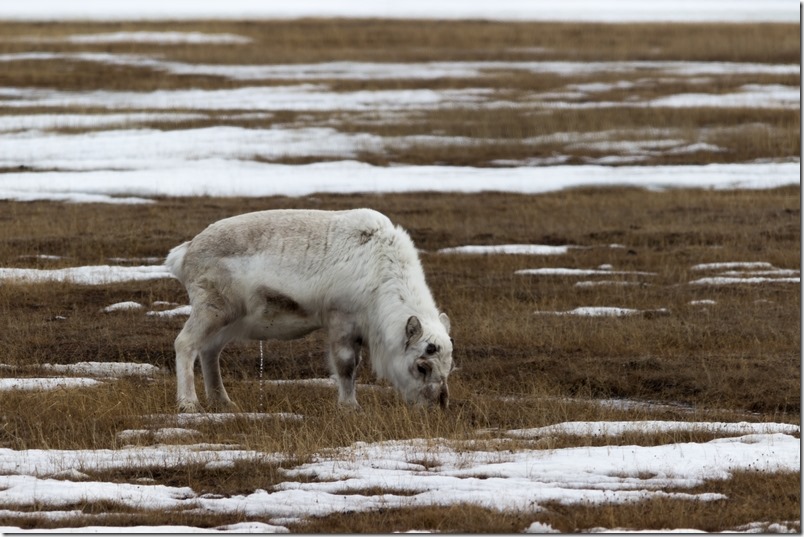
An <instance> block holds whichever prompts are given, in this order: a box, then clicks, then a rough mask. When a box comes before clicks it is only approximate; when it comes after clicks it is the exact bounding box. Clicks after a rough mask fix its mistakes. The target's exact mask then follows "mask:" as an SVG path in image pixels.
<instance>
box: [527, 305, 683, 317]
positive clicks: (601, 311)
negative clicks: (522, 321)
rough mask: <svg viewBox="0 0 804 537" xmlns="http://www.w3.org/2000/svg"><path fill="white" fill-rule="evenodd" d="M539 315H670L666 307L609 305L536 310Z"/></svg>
mask: <svg viewBox="0 0 804 537" xmlns="http://www.w3.org/2000/svg"><path fill="white" fill-rule="evenodd" d="M534 313H536V314H538V315H575V316H578V317H628V316H631V315H669V314H670V312H669V311H668V310H666V309H665V308H659V309H655V310H636V309H631V308H614V307H608V306H586V307H578V308H575V309H573V310H570V311H535V312H534Z"/></svg>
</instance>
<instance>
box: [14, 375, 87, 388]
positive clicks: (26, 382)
mask: <svg viewBox="0 0 804 537" xmlns="http://www.w3.org/2000/svg"><path fill="white" fill-rule="evenodd" d="M99 384H101V381H99V380H95V379H91V378H84V377H45V378H2V379H0V391H9V390H26V391H31V390H61V389H68V388H85V387H91V386H98V385H99Z"/></svg>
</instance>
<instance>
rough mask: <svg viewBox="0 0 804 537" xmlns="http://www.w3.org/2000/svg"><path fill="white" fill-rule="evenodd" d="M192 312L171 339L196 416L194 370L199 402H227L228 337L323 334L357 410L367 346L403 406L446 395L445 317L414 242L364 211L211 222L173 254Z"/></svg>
mask: <svg viewBox="0 0 804 537" xmlns="http://www.w3.org/2000/svg"><path fill="white" fill-rule="evenodd" d="M165 264H166V265H167V267H168V268H169V269H170V271H171V272H172V273H173V274H174V275H175V276H176V277H177V278H178V279H179V280H180V281H181V282H182V284H184V286H185V288H186V289H187V293H188V294H189V296H190V304H191V305H192V313H191V314H190V318H189V319H188V320H187V323H186V324H185V325H184V328H183V329H182V331H181V332H180V333H179V335H178V337H177V338H176V343H175V348H176V376H177V402H178V406H179V410H180V411H182V412H199V411H202V410H203V409H202V407H201V405H200V403H199V401H198V396H197V395H196V391H195V381H194V376H193V368H194V365H195V361H196V359H200V361H201V371H202V373H203V376H204V387H205V389H206V395H207V402H208V403H209V404H210V405H211V406H212V407H214V408H215V409H231V408H236V407H234V405H233V403H232V402H231V400H230V399H229V396H228V395H227V393H226V390H225V388H224V387H223V380H222V379H221V374H220V364H219V358H220V352H221V350H222V349H223V347H224V346H225V345H226V344H227V343H228V342H229V341H232V340H235V339H257V340H265V339H285V340H288V339H296V338H300V337H302V336H304V335H306V334H308V333H310V332H312V331H314V330H317V329H319V328H324V329H326V330H327V332H328V336H329V349H328V350H329V353H328V354H329V363H330V367H331V370H332V372H333V374H334V375H335V376H336V377H337V381H338V392H339V394H338V400H339V402H340V403H341V404H343V405H347V406H352V407H358V406H359V405H358V404H357V400H356V398H355V372H356V368H357V366H358V364H359V363H360V350H361V347H362V346H364V345H366V346H368V349H369V354H370V356H371V365H372V369H373V370H374V372H375V374H376V375H377V376H378V377H380V378H385V379H387V380H389V381H390V382H391V384H392V385H393V386H394V387H395V388H396V389H397V390H398V391H399V392H400V393H401V394H402V396H403V397H404V398H405V400H406V401H407V402H409V403H427V404H433V403H439V404H440V405H441V406H442V407H446V406H447V403H448V398H449V390H448V388H447V377H448V375H449V373H450V371H451V369H452V340H451V338H450V337H449V328H450V322H449V318H448V317H447V315H446V314H445V313H439V311H438V309H437V307H436V305H435V302H434V301H433V297H432V295H431V293H430V290H429V289H428V287H427V284H426V283H425V279H424V272H423V270H422V267H421V263H420V262H419V258H418V255H417V253H416V249H415V247H414V246H413V241H412V240H411V239H410V237H409V236H408V234H407V233H406V232H405V231H404V230H403V229H402V228H401V227H394V226H393V224H392V223H391V221H390V220H389V219H388V218H387V217H386V216H385V215H383V214H380V213H378V212H376V211H373V210H370V209H356V210H351V211H314V210H274V211H261V212H253V213H247V214H242V215H239V216H234V217H231V218H226V219H223V220H220V221H218V222H215V223H213V224H211V225H210V226H209V227H207V228H206V229H205V230H204V231H202V232H201V233H199V234H198V235H196V236H195V237H194V238H193V239H192V240H191V241H188V242H185V243H183V244H181V245H179V246H177V247H175V248H173V249H172V250H171V251H170V254H169V255H168V256H167V260H166V261H165Z"/></svg>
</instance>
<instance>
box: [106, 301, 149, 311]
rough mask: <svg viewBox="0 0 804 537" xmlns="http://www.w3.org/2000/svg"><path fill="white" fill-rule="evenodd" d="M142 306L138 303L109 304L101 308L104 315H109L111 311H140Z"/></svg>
mask: <svg viewBox="0 0 804 537" xmlns="http://www.w3.org/2000/svg"><path fill="white" fill-rule="evenodd" d="M143 307H144V306H143V305H142V304H140V303H139V302H132V301H126V302H116V303H114V304H110V305H109V306H106V307H105V308H103V311H104V312H106V313H111V312H113V311H130V310H139V309H142V308H143Z"/></svg>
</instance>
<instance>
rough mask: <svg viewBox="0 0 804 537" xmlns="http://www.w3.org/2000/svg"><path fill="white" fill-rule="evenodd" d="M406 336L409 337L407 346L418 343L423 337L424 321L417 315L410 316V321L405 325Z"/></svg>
mask: <svg viewBox="0 0 804 537" xmlns="http://www.w3.org/2000/svg"><path fill="white" fill-rule="evenodd" d="M405 336H406V337H407V342H406V343H405V346H409V345H411V344H412V343H416V341H418V340H419V338H420V337H422V323H421V322H420V321H419V318H418V317H416V316H415V315H411V316H410V317H408V323H407V324H406V325H405Z"/></svg>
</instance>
